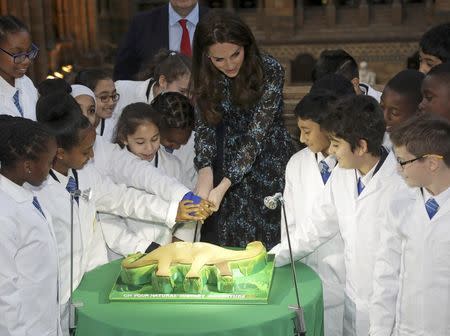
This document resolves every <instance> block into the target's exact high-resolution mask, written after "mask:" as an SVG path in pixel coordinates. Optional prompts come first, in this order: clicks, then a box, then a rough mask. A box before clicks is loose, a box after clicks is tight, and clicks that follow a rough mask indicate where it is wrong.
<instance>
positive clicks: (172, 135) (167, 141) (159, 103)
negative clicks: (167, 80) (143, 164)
mask: <svg viewBox="0 0 450 336" xmlns="http://www.w3.org/2000/svg"><path fill="white" fill-rule="evenodd" d="M152 107H153V108H154V109H155V110H156V112H158V114H159V115H160V120H159V132H160V136H161V144H162V145H163V147H164V149H165V150H166V151H168V152H171V153H173V155H175V156H176V157H177V158H178V159H179V160H180V161H181V166H182V168H183V171H182V175H183V182H184V184H185V185H186V186H187V187H189V188H190V189H193V188H194V187H195V185H196V184H197V170H196V169H195V167H194V157H195V148H194V144H195V141H194V137H195V134H194V132H193V129H194V124H195V112H194V107H193V106H192V105H191V102H190V100H189V99H188V98H186V97H185V96H183V95H182V94H180V93H177V92H165V93H164V94H160V95H159V96H157V97H156V98H155V99H154V100H153V103H152Z"/></svg>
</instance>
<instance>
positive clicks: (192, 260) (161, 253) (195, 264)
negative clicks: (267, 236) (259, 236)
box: [122, 241, 266, 278]
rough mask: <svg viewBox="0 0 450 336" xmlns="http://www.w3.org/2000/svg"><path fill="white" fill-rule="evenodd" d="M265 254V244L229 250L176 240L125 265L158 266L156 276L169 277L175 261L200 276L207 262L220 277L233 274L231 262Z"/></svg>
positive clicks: (191, 275)
mask: <svg viewBox="0 0 450 336" xmlns="http://www.w3.org/2000/svg"><path fill="white" fill-rule="evenodd" d="M262 254H264V255H266V249H265V247H264V245H263V244H262V243H261V242H259V241H255V242H251V243H249V244H248V245H247V247H246V249H245V250H230V249H226V248H222V247H220V246H217V245H213V244H208V243H188V242H175V243H171V244H167V245H165V246H161V247H159V248H157V249H156V250H154V251H152V252H150V253H148V254H146V255H143V256H142V257H140V258H138V259H136V258H135V257H134V258H133V257H132V258H125V259H124V260H123V262H122V267H123V269H125V270H132V269H135V268H139V267H144V266H149V265H154V264H157V265H158V270H157V271H156V276H158V277H170V276H171V271H170V267H171V265H173V264H187V265H191V266H190V269H189V271H188V273H187V274H186V278H200V277H201V274H200V271H201V269H202V267H203V266H205V265H212V266H216V267H217V268H218V270H219V272H220V275H221V276H232V271H231V269H230V265H229V263H230V262H238V263H239V261H245V260H249V259H255V258H257V257H261V256H262Z"/></svg>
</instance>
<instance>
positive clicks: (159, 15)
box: [114, 0, 208, 80]
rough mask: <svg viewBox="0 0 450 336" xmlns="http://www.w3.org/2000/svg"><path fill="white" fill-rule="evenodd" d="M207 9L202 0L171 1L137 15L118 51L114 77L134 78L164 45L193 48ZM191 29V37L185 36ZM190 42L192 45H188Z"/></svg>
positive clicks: (173, 47)
mask: <svg viewBox="0 0 450 336" xmlns="http://www.w3.org/2000/svg"><path fill="white" fill-rule="evenodd" d="M207 10H208V8H206V7H203V6H199V5H198V0H170V1H169V3H168V4H167V5H164V6H161V7H157V8H155V9H153V10H151V11H147V12H142V13H138V14H137V15H135V16H134V17H133V19H132V21H131V24H130V28H129V30H128V32H127V34H126V36H125V38H124V40H123V42H122V44H121V46H120V48H119V50H118V52H117V59H116V66H115V68H114V80H124V79H133V76H135V75H136V74H137V73H138V72H139V70H140V68H141V66H142V64H143V63H145V62H147V61H149V60H150V59H151V58H152V57H153V56H154V55H155V54H156V53H157V52H158V50H159V49H161V48H166V49H170V50H176V51H182V52H184V50H181V49H183V48H184V49H186V47H187V48H188V50H189V49H190V46H191V45H192V38H193V36H194V32H195V27H196V25H197V22H198V20H199V18H201V17H202V16H203V15H204V14H205V13H206V11H207ZM182 19H184V20H182ZM179 21H184V22H179ZM186 29H187V31H186ZM187 32H188V33H189V36H187V35H186V36H183V33H184V34H187ZM185 37H187V41H186V40H183V39H185ZM188 41H189V43H190V45H186V43H188ZM180 44H182V48H181V49H180Z"/></svg>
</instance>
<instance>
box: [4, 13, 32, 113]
mask: <svg viewBox="0 0 450 336" xmlns="http://www.w3.org/2000/svg"><path fill="white" fill-rule="evenodd" d="M38 51H39V49H38V48H37V47H36V46H35V45H34V44H33V43H31V35H30V33H29V31H28V28H27V27H26V26H25V25H24V24H23V22H21V21H20V20H18V19H17V18H15V17H14V16H9V15H8V16H0V114H9V115H12V116H16V117H24V118H28V119H32V120H36V101H37V98H38V94H37V90H36V88H35V87H34V85H33V82H32V81H31V79H30V78H28V77H27V76H26V75H25V73H26V72H27V70H28V68H29V66H30V64H31V62H32V61H33V60H34V59H35V58H36V56H37V54H38Z"/></svg>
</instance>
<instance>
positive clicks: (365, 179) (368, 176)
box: [355, 160, 380, 187]
mask: <svg viewBox="0 0 450 336" xmlns="http://www.w3.org/2000/svg"><path fill="white" fill-rule="evenodd" d="M379 162H380V160H378V161H377V162H376V163H375V164H374V165H373V167H372V169H370V170H369V172H368V173H367V174H366V175H364V176H362V174H361V172H360V171H359V170H358V169H355V171H356V179H358V178H361V182H362V184H363V185H364V187H366V186H367V185H368V184H369V182H370V180H371V179H372V177H373V173H374V172H375V168H376V167H377V166H378V163H379Z"/></svg>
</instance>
